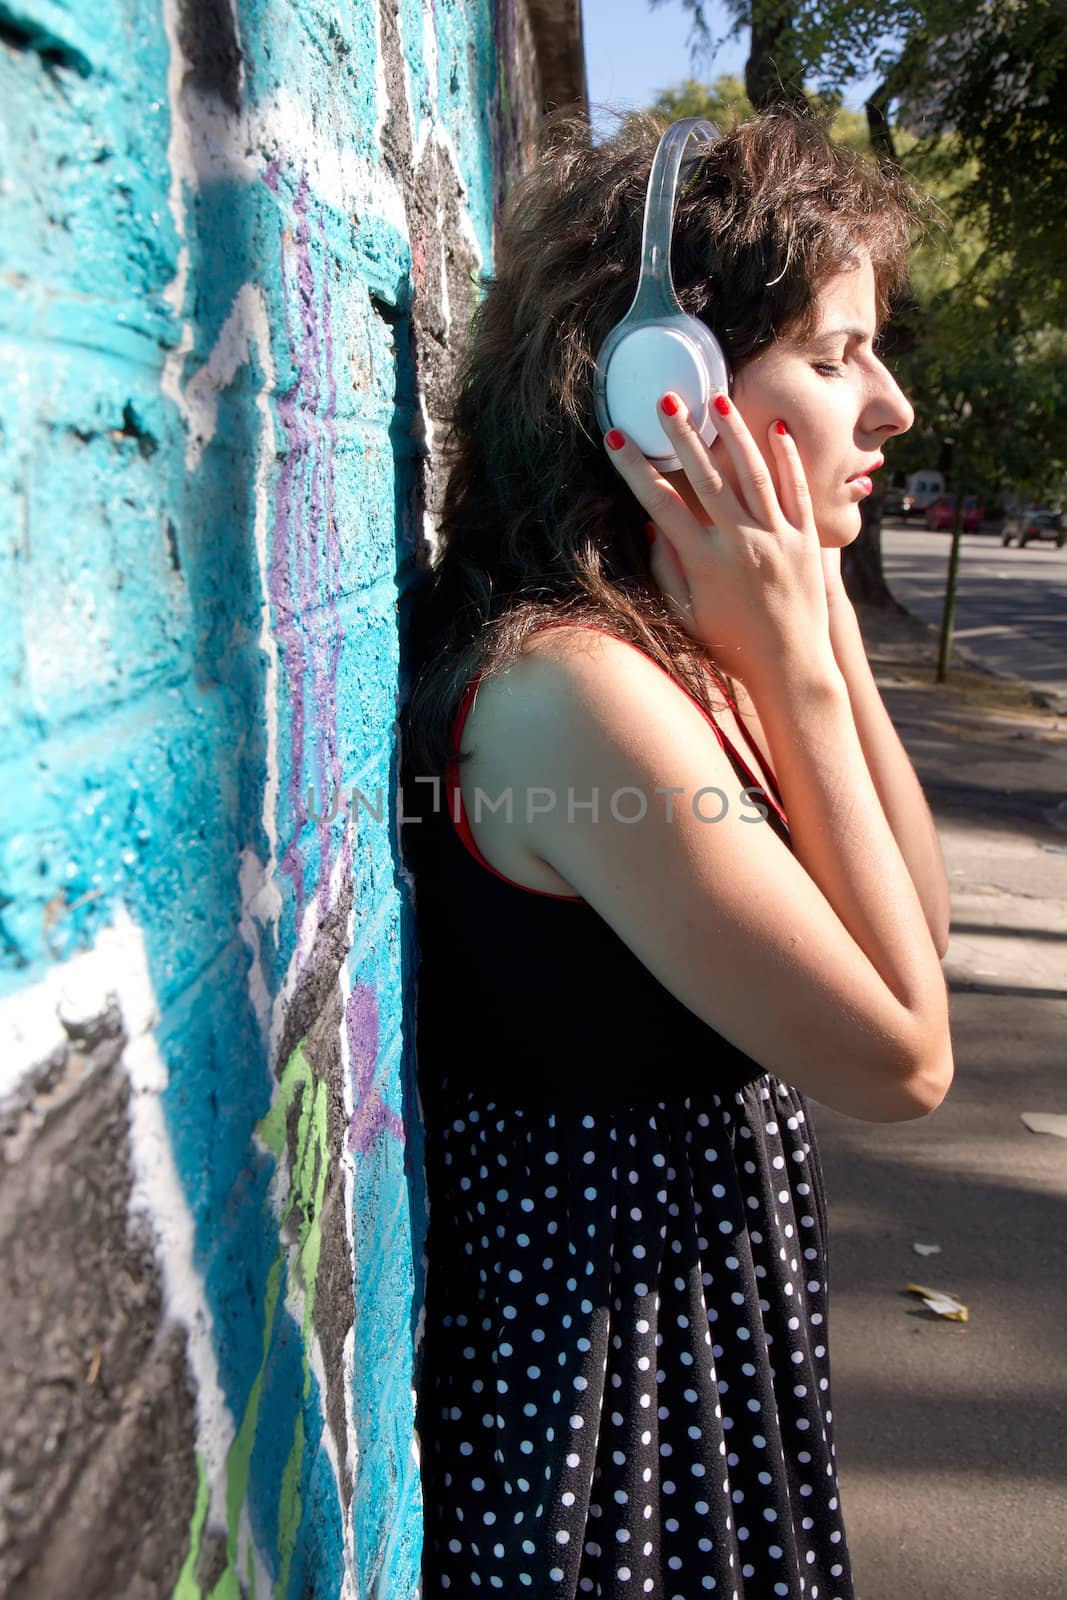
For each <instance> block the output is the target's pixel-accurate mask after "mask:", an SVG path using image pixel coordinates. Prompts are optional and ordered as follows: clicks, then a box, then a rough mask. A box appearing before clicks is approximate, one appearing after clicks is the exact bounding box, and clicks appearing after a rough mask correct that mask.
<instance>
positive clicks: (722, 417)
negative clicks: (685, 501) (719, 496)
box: [712, 394, 782, 528]
mask: <svg viewBox="0 0 1067 1600" xmlns="http://www.w3.org/2000/svg"><path fill="white" fill-rule="evenodd" d="M712 405H713V407H714V409H715V426H716V429H717V430H718V434H719V438H720V439H721V440H722V443H723V448H724V449H725V450H726V453H727V455H728V456H729V458H730V460H731V461H732V462H733V465H734V472H735V474H736V476H737V486H738V490H739V491H740V495H741V500H742V502H743V504H744V505H745V507H746V508H747V510H748V513H749V515H750V516H751V517H754V518H755V520H756V521H757V522H758V523H759V524H760V525H761V526H763V527H765V528H773V527H774V524H775V519H776V518H777V517H779V516H781V514H782V507H781V504H780V503H779V500H778V496H777V494H776V493H775V490H774V479H773V478H772V477H771V469H770V467H769V466H768V465H767V462H766V460H765V459H764V456H763V452H762V451H761V450H760V448H759V446H758V445H757V443H756V441H755V439H753V437H752V435H751V433H750V432H749V431H748V425H747V423H746V422H745V419H744V417H743V416H742V415H741V413H740V411H738V409H737V407H736V406H735V405H734V403H733V401H732V400H730V399H728V398H727V396H726V395H724V394H717V395H715V396H713V398H712Z"/></svg>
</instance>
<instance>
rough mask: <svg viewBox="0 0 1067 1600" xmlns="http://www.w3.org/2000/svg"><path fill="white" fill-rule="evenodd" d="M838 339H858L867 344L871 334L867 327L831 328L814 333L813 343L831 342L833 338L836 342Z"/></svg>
mask: <svg viewBox="0 0 1067 1600" xmlns="http://www.w3.org/2000/svg"><path fill="white" fill-rule="evenodd" d="M838 339H858V340H859V342H860V343H861V344H865V343H866V342H867V341H868V340H871V335H870V334H869V333H868V332H867V330H866V328H829V329H827V330H826V332H824V333H816V334H813V335H812V339H811V343H812V344H829V343H830V342H831V340H832V341H834V342H836V341H837V340H838Z"/></svg>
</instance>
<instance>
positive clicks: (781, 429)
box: [774, 422, 789, 438]
mask: <svg viewBox="0 0 1067 1600" xmlns="http://www.w3.org/2000/svg"><path fill="white" fill-rule="evenodd" d="M774 431H775V433H780V434H781V435H782V436H783V438H784V436H785V435H786V434H787V433H788V432H789V429H788V428H787V427H786V425H785V423H784V422H776V423H775V424H774Z"/></svg>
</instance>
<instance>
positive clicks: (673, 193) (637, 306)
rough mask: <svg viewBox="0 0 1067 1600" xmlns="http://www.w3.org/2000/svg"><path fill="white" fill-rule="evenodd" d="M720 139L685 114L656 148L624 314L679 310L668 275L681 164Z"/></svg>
mask: <svg viewBox="0 0 1067 1600" xmlns="http://www.w3.org/2000/svg"><path fill="white" fill-rule="evenodd" d="M721 137H722V135H721V134H720V133H719V130H718V128H716V127H715V126H714V124H713V123H711V122H707V121H706V120H705V119H704V118H703V117H685V118H683V119H682V120H681V121H680V122H672V123H671V125H670V127H669V128H667V129H666V130H665V132H664V134H663V137H662V138H661V139H660V142H659V144H658V145H657V146H656V154H655V156H654V157H653V159H652V171H651V173H650V174H649V179H648V192H647V193H646V195H645V220H644V226H643V227H642V230H641V272H640V276H639V277H638V280H637V291H636V293H635V295H634V298H633V302H632V304H631V306H630V309H629V311H627V313H626V316H627V318H629V317H631V316H633V315H635V314H639V315H641V316H643V317H645V316H664V315H667V316H671V315H675V314H681V311H682V308H681V305H680V304H679V302H678V296H677V294H676V293H675V289H674V279H673V277H672V276H671V238H672V236H673V233H674V207H675V205H676V203H677V199H678V185H679V182H680V180H681V173H682V167H683V165H689V164H690V163H691V162H697V161H701V160H702V159H703V156H704V153H705V152H704V151H703V150H701V149H699V146H700V145H712V144H715V143H716V141H717V140H718V139H720V138H721ZM691 139H695V140H696V141H697V145H698V149H697V150H696V151H695V152H694V153H693V154H692V155H691V156H689V157H688V158H686V159H683V158H685V152H686V148H687V146H688V144H689V141H690V140H691Z"/></svg>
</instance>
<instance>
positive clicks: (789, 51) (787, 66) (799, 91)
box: [745, 0, 808, 111]
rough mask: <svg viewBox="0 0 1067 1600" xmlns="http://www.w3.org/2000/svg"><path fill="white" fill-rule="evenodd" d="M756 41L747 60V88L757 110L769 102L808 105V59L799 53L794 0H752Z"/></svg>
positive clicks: (753, 38) (750, 48)
mask: <svg viewBox="0 0 1067 1600" xmlns="http://www.w3.org/2000/svg"><path fill="white" fill-rule="evenodd" d="M750 9H751V22H752V42H751V44H750V46H749V54H748V61H747V62H746V63H745V89H746V92H747V94H748V98H749V99H750V100H751V102H752V104H753V105H754V106H755V108H756V110H757V111H764V110H766V109H767V107H768V106H777V105H798V106H801V107H802V108H804V109H806V108H807V105H808V97H807V95H806V94H805V93H804V67H805V63H804V62H803V61H802V60H801V58H800V56H799V55H798V54H797V49H796V43H795V40H796V31H795V27H794V15H793V11H794V8H793V0H752V4H751V8H750Z"/></svg>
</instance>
